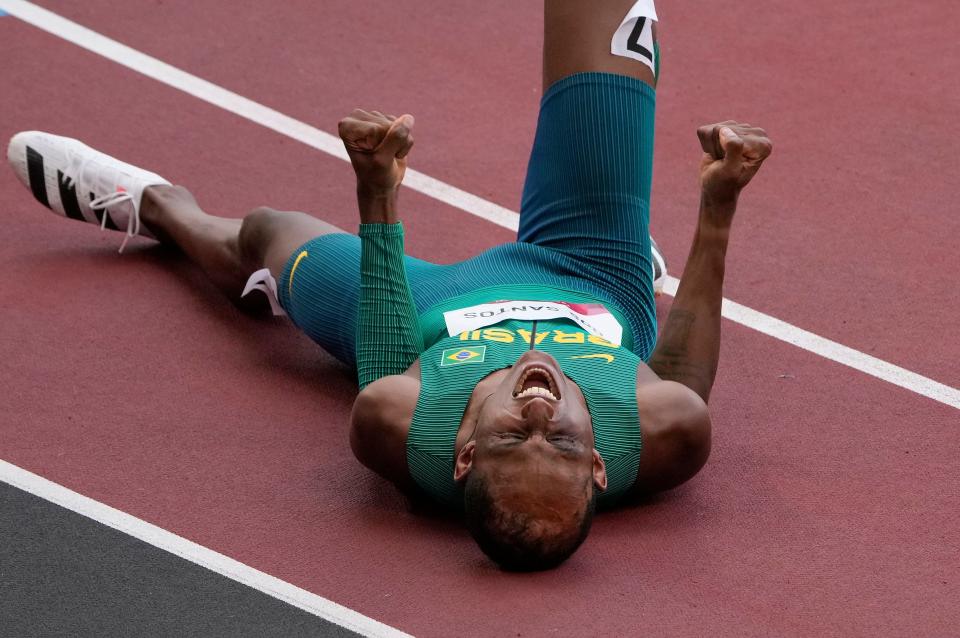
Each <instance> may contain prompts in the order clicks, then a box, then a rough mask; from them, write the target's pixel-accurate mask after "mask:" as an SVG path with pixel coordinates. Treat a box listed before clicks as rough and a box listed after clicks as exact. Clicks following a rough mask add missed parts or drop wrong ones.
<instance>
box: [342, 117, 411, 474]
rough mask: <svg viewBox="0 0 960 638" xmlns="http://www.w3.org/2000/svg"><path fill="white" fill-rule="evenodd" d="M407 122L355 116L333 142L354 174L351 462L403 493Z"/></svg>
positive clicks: (407, 401)
mask: <svg viewBox="0 0 960 638" xmlns="http://www.w3.org/2000/svg"><path fill="white" fill-rule="evenodd" d="M412 128H413V117H412V116H410V115H404V116H401V117H399V118H397V117H393V116H389V115H384V114H382V113H379V112H377V111H372V112H367V111H361V110H359V109H358V110H355V111H354V112H353V113H351V114H350V115H349V116H348V117H346V118H344V119H343V120H342V121H341V122H340V126H339V131H340V137H341V138H342V139H343V144H344V146H345V147H346V149H347V153H348V154H349V155H350V161H351V163H352V164H353V168H354V171H355V172H356V174H357V204H358V205H359V208H360V241H361V257H360V307H359V312H358V315H359V316H358V318H357V321H358V322H359V325H358V330H357V374H358V380H359V382H360V388H361V391H360V393H359V395H358V396H357V398H356V400H355V401H354V404H353V411H352V413H351V416H350V447H351V448H352V449H353V453H354V455H355V456H356V457H357V459H358V460H359V461H360V462H361V463H363V464H364V465H366V466H367V467H369V468H370V469H372V470H373V471H374V472H376V473H378V474H380V475H381V476H383V477H384V478H386V479H388V480H390V481H392V482H393V483H394V484H396V485H397V486H398V487H400V488H401V489H404V490H408V491H412V490H413V482H412V481H411V479H410V475H409V472H408V470H407V454H406V443H407V432H408V431H409V428H410V422H411V420H412V419H413V411H414V409H415V408H416V404H417V397H418V396H419V394H420V370H419V365H418V364H417V360H418V358H419V356H420V352H421V351H422V350H423V341H422V337H421V333H420V323H419V317H418V315H417V311H416V307H415V306H414V303H413V296H412V295H411V293H410V286H409V282H408V281H407V272H406V268H405V266H404V258H403V227H402V226H401V225H400V220H399V218H398V216H397V194H398V191H399V188H400V182H401V181H403V174H404V172H405V171H406V157H407V153H409V152H410V148H411V147H412V146H413V135H412V134H411V129H412Z"/></svg>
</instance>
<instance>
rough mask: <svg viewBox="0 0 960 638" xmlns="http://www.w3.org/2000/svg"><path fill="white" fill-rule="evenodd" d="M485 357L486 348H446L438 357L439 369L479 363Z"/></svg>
mask: <svg viewBox="0 0 960 638" xmlns="http://www.w3.org/2000/svg"><path fill="white" fill-rule="evenodd" d="M486 357H487V346H473V347H469V348H448V349H446V350H444V351H443V354H442V355H440V367H441V368H446V367H448V366H460V365H463V364H465V363H480V362H481V361H483V360H484V359H486Z"/></svg>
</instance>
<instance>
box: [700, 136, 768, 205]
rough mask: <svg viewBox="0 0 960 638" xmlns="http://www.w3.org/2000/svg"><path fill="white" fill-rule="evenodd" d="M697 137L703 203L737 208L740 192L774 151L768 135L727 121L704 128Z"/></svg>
mask: <svg viewBox="0 0 960 638" xmlns="http://www.w3.org/2000/svg"><path fill="white" fill-rule="evenodd" d="M697 136H698V137H699V138H700V146H701V147H702V148H703V158H702V160H701V161H700V187H701V189H702V193H703V197H704V203H706V204H707V205H711V206H728V205H735V204H736V201H737V197H738V195H739V194H740V191H741V190H742V189H743V187H744V186H746V185H747V184H748V183H749V182H750V180H751V179H753V176H754V175H756V174H757V171H758V170H760V165H761V164H763V161H764V160H765V159H767V157H769V156H770V153H771V152H772V151H773V144H772V143H771V142H770V139H769V138H768V137H767V132H766V131H764V130H763V129H762V128H756V127H753V126H750V125H749V124H740V123H738V122H734V121H733V120H728V121H726V122H720V123H718V124H708V125H706V126H701V127H700V128H699V129H697Z"/></svg>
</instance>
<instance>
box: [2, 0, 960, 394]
mask: <svg viewBox="0 0 960 638" xmlns="http://www.w3.org/2000/svg"><path fill="white" fill-rule="evenodd" d="M0 10H2V11H6V12H7V13H9V14H10V15H13V16H15V17H17V18H19V19H20V20H23V21H24V22H27V23H29V24H32V25H33V26H35V27H37V28H39V29H41V30H43V31H46V32H48V33H50V34H52V35H55V36H57V37H59V38H62V39H64V40H67V41H68V42H72V43H73V44H75V45H77V46H79V47H82V48H84V49H87V50H88V51H92V52H93V53H96V54H97V55H100V56H103V57H105V58H107V59H108V60H111V61H113V62H116V63H117V64H120V65H122V66H125V67H127V68H128V69H131V70H133V71H136V72H138V73H140V74H142V75H146V76H147V77H150V78H152V79H154V80H157V81H158V82H162V83H163V84H166V85H168V86H170V87H173V88H175V89H178V90H180V91H183V92H185V93H188V94H189V95H192V96H194V97H196V98H198V99H200V100H203V101H204V102H207V103H209V104H212V105H214V106H217V107H220V108H221V109H223V110H225V111H229V112H230V113H233V114H235V115H239V116H240V117H243V118H245V119H247V120H250V121H251V122H254V123H256V124H259V125H261V126H264V127H266V128H268V129H270V130H273V131H275V132H277V133H280V134H281V135H285V136H286V137H289V138H291V139H294V140H297V141H299V142H302V143H303V144H306V145H307V146H310V147H312V148H315V149H317V150H318V151H322V152H324V153H327V154H328V155H332V156H333V157H336V158H338V159H341V160H343V161H346V162H349V161H350V158H349V157H348V156H347V153H346V151H345V150H344V148H343V143H342V142H341V141H340V138H339V137H337V136H335V135H331V134H330V133H327V132H325V131H321V130H320V129H318V128H316V127H314V126H310V125H309V124H306V123H304V122H301V121H300V120H296V119H294V118H292V117H290V116H288V115H284V114H283V113H280V112H279V111H276V110H274V109H271V108H269V107H267V106H264V105H262V104H259V103H258V102H254V101H253V100H251V99H249V98H246V97H243V96H242V95H238V94H237V93H233V92H232V91H228V90H227V89H224V88H223V87H220V86H217V85H216V84H213V83H212V82H208V81H207V80H204V79H202V78H199V77H197V76H195V75H191V74H190V73H187V72H186V71H183V70H181V69H178V68H176V67H174V66H171V65H169V64H167V63H166V62H163V61H161V60H158V59H156V58H154V57H151V56H149V55H146V54H145V53H141V52H140V51H137V50H136V49H133V48H131V47H128V46H126V45H125V44H121V43H120V42H117V41H116V40H112V39H110V38H108V37H106V36H103V35H101V34H99V33H97V32H96V31H92V30H90V29H88V28H86V27H84V26H82V25H79V24H77V23H75V22H72V21H70V20H67V19H66V18H63V17H61V16H59V15H57V14H56V13H53V12H51V11H48V10H47V9H43V8H41V7H38V6H37V5H34V4H32V3H30V2H27V1H26V0H0ZM404 186H406V187H408V188H411V189H413V190H415V191H417V192H419V193H422V194H424V195H426V196H428V197H432V198H433V199H436V200H438V201H441V202H443V203H445V204H448V205H450V206H452V207H454V208H457V209H460V210H462V211H464V212H467V213H470V214H471V215H475V216H477V217H480V218H482V219H485V220H487V221H489V222H491V223H494V224H496V225H497V226H501V227H503V228H506V229H508V230H512V231H516V230H517V228H518V225H519V215H518V214H517V213H516V212H514V211H512V210H510V209H508V208H505V207H503V206H500V205H499V204H495V203H493V202H491V201H488V200H485V199H483V198H481V197H478V196H476V195H474V194H472V193H468V192H467V191H464V190H461V189H459V188H457V187H456V186H452V185H450V184H447V183H445V182H442V181H440V180H438V179H436V178H433V177H430V176H429V175H425V174H424V173H420V172H419V171H416V170H413V169H409V168H408V169H407V172H406V176H405V178H404ZM679 283H680V282H679V280H678V279H677V278H675V277H670V276H667V278H666V283H665V285H664V292H666V293H667V294H669V295H673V296H676V291H677V287H678V285H679ZM722 312H723V316H724V317H725V318H726V319H728V320H730V321H733V322H735V323H739V324H741V325H744V326H747V327H748V328H753V329H754V330H756V331H758V332H761V333H763V334H766V335H768V336H771V337H773V338H775V339H779V340H780V341H785V342H787V343H790V344H793V345H795V346H796V347H798V348H801V349H803V350H807V351H808V352H812V353H814V354H817V355H820V356H821V357H823V358H825V359H829V360H830V361H834V362H836V363H840V364H843V365H845V366H848V367H850V368H853V369H854V370H859V371H860V372H863V373H865V374H868V375H870V376H873V377H876V378H878V379H882V380H883V381H886V382H888V383H891V384H893V385H896V386H899V387H901V388H904V389H906V390H910V391H911V392H915V393H917V394H919V395H922V396H925V397H927V398H930V399H933V400H934V401H938V402H940V403H943V404H946V405H949V406H951V407H953V408H957V409H960V389H957V388H953V387H951V386H948V385H946V384H944V383H940V382H939V381H935V380H933V379H930V378H929V377H925V376H922V375H920V374H917V373H916V372H912V371H910V370H907V369H906V368H902V367H900V366H897V365H895V364H892V363H889V362H887V361H884V360H882V359H878V358H877V357H874V356H871V355H868V354H866V353H864V352H860V351H859V350H855V349H853V348H850V347H848V346H845V345H843V344H841V343H838V342H836V341H832V340H830V339H827V338H826V337H821V336H819V335H817V334H814V333H812V332H809V331H807V330H804V329H803V328H799V327H797V326H794V325H792V324H789V323H787V322H785V321H783V320H781V319H777V318H776V317H772V316H770V315H767V314H764V313H762V312H760V311H758V310H753V309H752V308H748V307H747V306H744V305H742V304H739V303H736V302H734V301H731V300H729V299H724V300H723V311H722Z"/></svg>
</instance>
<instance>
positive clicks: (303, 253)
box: [287, 250, 310, 295]
mask: <svg viewBox="0 0 960 638" xmlns="http://www.w3.org/2000/svg"><path fill="white" fill-rule="evenodd" d="M309 256H310V253H308V252H307V251H305V250H301V251H300V254H299V255H297V259H296V260H295V261H294V262H293V267H292V268H290V277H289V278H288V279H287V292H288V293H289V294H290V295H293V273H295V272H297V266H299V265H300V262H301V261H303V259H304V258H305V257H309Z"/></svg>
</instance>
